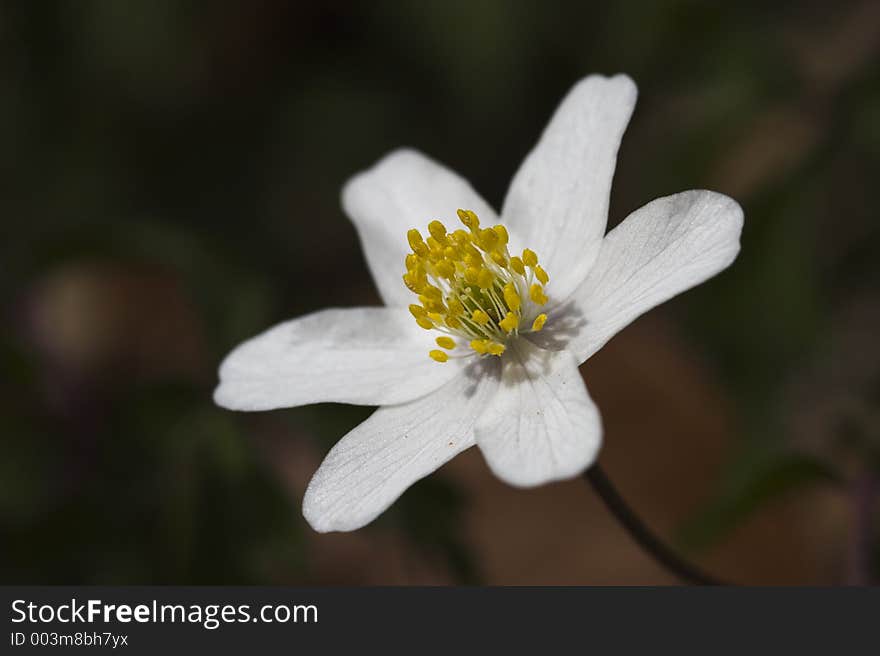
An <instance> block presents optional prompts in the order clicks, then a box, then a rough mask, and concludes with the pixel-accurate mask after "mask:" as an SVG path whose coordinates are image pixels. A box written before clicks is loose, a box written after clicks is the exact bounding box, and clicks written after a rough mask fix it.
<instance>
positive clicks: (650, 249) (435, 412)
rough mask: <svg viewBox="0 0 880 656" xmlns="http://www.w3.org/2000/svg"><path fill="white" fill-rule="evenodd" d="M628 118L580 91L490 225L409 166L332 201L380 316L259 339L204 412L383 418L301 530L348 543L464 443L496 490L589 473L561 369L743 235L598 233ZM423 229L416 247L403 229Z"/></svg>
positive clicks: (727, 209)
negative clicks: (305, 410)
mask: <svg viewBox="0 0 880 656" xmlns="http://www.w3.org/2000/svg"><path fill="white" fill-rule="evenodd" d="M635 100H636V88H635V85H634V84H633V82H632V80H630V79H629V78H628V77H626V76H624V75H618V76H615V77H612V78H606V77H601V76H591V77H588V78H586V79H584V80H582V81H581V82H579V83H578V84H577V85H576V86H575V87H574V89H572V91H571V92H570V93H569V94H568V96H567V97H566V98H565V99H564V100H563V101H562V104H561V105H560V106H559V108H558V110H557V111H556V113H555V115H554V116H553V119H552V120H551V121H550V124H549V125H548V126H547V128H546V130H545V131H544V134H543V135H542V137H541V139H540V141H539V142H538V144H537V146H536V147H535V149H534V150H533V151H532V152H531V153H530V154H529V156H528V157H527V158H526V160H525V162H523V164H522V166H521V167H520V169H519V171H518V172H517V174H516V175H515V176H514V178H513V181H512V182H511V185H510V190H509V191H508V193H507V197H506V198H505V200H504V205H503V207H502V210H501V215H500V217H499V215H498V214H496V213H495V211H494V210H493V209H492V208H491V207H490V206H489V205H488V204H487V203H486V202H485V201H484V200H483V199H482V198H480V197H479V196H478V195H477V194H476V192H475V191H474V190H473V189H472V188H471V187H470V185H469V184H468V183H467V182H465V181H464V180H463V179H462V178H460V177H459V176H458V175H456V174H455V173H453V172H452V171H450V170H448V169H446V168H444V167H443V166H441V165H440V164H438V163H436V162H434V161H432V160H430V159H428V158H427V157H425V156H424V155H422V154H420V153H417V152H415V151H412V150H398V151H395V152H393V153H391V154H389V155H387V156H386V157H385V158H383V159H382V160H381V161H379V162H378V163H377V164H376V165H375V166H374V167H373V168H371V169H370V170H368V171H365V172H363V173H361V174H359V175H357V176H355V177H354V178H353V179H352V180H350V181H349V182H348V183H347V184H346V186H345V188H344V190H343V192H342V203H343V206H344V208H345V211H346V212H347V213H348V215H349V216H350V217H351V219H352V221H353V222H354V224H355V227H356V228H357V231H358V234H359V236H360V239H361V243H362V245H363V248H364V251H365V253H366V259H367V263H368V265H369V268H370V272H371V273H372V275H373V279H374V280H375V282H376V285H377V287H378V289H379V293H380V294H381V296H382V299H383V301H384V302H385V306H386V307H382V308H378V307H376V308H349V309H329V310H323V311H321V312H316V313H314V314H310V315H308V316H305V317H301V318H299V319H295V320H293V321H288V322H286V323H282V324H280V325H278V326H275V327H274V328H271V329H269V330H268V331H266V332H265V333H263V334H261V335H258V336H257V337H254V338H253V339H251V340H249V341H246V342H244V343H243V344H241V345H240V346H239V347H238V348H236V349H235V350H234V351H233V352H232V353H231V354H230V355H229V356H228V357H227V358H226V360H225V361H224V362H223V364H222V366H221V368H220V385H219V387H218V388H217V390H216V393H215V400H216V402H217V403H218V404H220V405H222V406H224V407H227V408H231V409H236V410H269V409H272V408H281V407H291V406H298V405H304V404H309V403H319V402H327V401H333V402H339V403H352V404H362V405H378V406H382V407H381V408H379V409H378V410H377V411H376V412H375V413H374V414H373V415H372V416H371V417H370V418H369V419H367V420H366V421H365V422H363V423H362V424H361V425H359V426H357V427H356V428H355V429H354V430H352V431H351V432H350V433H348V434H347V435H346V436H345V437H343V438H342V439H341V440H340V441H339V442H338V443H337V444H336V446H335V447H333V449H332V450H331V451H330V453H329V454H328V455H327V457H326V459H325V460H324V462H323V464H322V465H321V467H320V468H319V469H318V471H317V473H316V474H315V476H314V477H313V478H312V481H311V483H310V484H309V487H308V490H307V491H306V494H305V499H304V501H303V514H304V515H305V517H306V519H307V520H308V521H309V523H310V524H311V525H312V527H313V528H314V529H315V530H317V531H322V532H323V531H349V530H353V529H357V528H360V527H362V526H364V525H365V524H367V523H369V522H370V521H372V520H373V519H374V518H375V517H376V516H377V515H379V514H380V513H381V512H382V511H384V510H385V509H386V508H388V506H390V505H391V504H392V503H393V502H394V501H395V499H397V497H398V496H400V494H401V493H402V492H403V491H404V490H405V489H406V488H407V487H409V486H410V485H412V484H413V483H414V482H416V481H417V480H419V479H421V478H422V477H424V476H426V475H428V474H430V473H431V472H433V471H434V470H436V469H437V468H438V467H440V466H441V465H443V463H445V462H446V461H447V460H449V459H450V458H452V457H453V456H454V455H456V454H458V453H460V452H462V451H464V450H465V449H467V448H469V447H471V446H473V445H474V444H476V445H478V446H479V447H480V450H481V451H482V452H483V455H484V456H485V458H486V461H487V463H488V464H489V467H490V468H491V469H492V471H493V472H494V473H495V474H496V475H497V476H498V477H499V478H501V479H502V480H504V481H507V482H508V483H510V484H512V485H517V486H524V487H525V486H534V485H540V484H542V483H546V482H548V481H554V480H560V479H566V478H570V477H573V476H576V475H577V474H579V473H581V472H582V471H584V469H586V468H587V467H589V466H590V464H591V463H592V462H593V461H594V460H595V458H596V453H597V451H598V449H599V445H600V443H601V439H602V425H601V421H600V418H599V413H598V411H597V409H596V407H595V405H594V404H593V402H592V400H591V399H590V397H589V395H588V394H587V389H586V387H585V386H584V383H583V380H582V378H581V376H580V373H579V371H578V365H579V364H580V363H582V362H584V361H585V360H586V359H587V358H589V357H590V356H591V355H592V354H593V353H595V352H596V351H597V350H598V349H599V348H601V347H602V345H604V344H605V342H607V341H608V340H609V339H611V337H612V336H614V334H615V333H617V332H618V331H619V330H621V329H622V328H623V327H624V326H626V325H627V324H629V323H630V322H631V321H632V320H634V319H635V318H636V317H638V316H639V315H640V314H642V313H643V312H645V311H647V310H649V309H650V308H652V307H654V306H655V305H657V304H659V303H662V302H663V301H666V300H667V299H669V298H671V297H673V296H675V295H676V294H678V293H680V292H682V291H684V290H686V289H688V288H690V287H692V286H694V285H696V284H698V283H700V282H703V281H704V280H706V279H708V278H709V277H711V276H713V275H715V274H716V273H718V272H719V271H721V270H722V269H724V268H725V267H727V266H728V265H729V264H730V263H731V262H732V261H733V260H734V258H735V257H736V255H737V253H738V251H739V235H740V231H741V228H742V221H743V216H742V210H741V209H740V207H739V206H738V205H737V204H736V202H734V201H733V200H731V199H730V198H727V197H726V196H723V195H721V194H718V193H714V192H711V191H686V192H683V193H680V194H675V195H673V196H667V197H665V198H660V199H658V200H655V201H653V202H651V203H648V204H647V205H645V206H644V207H642V208H641V209H639V210H637V211H635V212H633V213H632V214H631V215H630V216H629V217H627V219H626V220H625V221H623V222H622V223H621V224H620V225H619V226H618V227H616V228H615V229H614V230H612V231H611V232H609V233H608V234H607V235H606V234H605V226H606V220H607V214H608V202H609V193H610V188H611V178H612V175H613V173H614V166H615V160H616V157H617V149H618V146H619V144H620V140H621V137H622V135H623V131H624V129H625V128H626V124H627V122H628V121H629V118H630V115H631V114H632V111H633V107H634V105H635ZM456 216H458V217H459V218H460V219H461V221H462V223H464V224H465V228H467V229H463V228H460V229H458V230H456V231H454V232H453V233H451V234H450V233H448V232H447V230H446V227H445V226H444V225H443V224H442V223H440V221H437V219H440V220H441V221H448V220H454V218H455V217H456ZM429 222H431V223H430V224H429ZM500 222H503V226H506V228H505V227H503V226H502V225H500ZM428 224H429V227H428V233H427V234H430V236H429V237H427V238H424V237H422V234H421V233H420V232H418V231H417V230H413V228H414V227H416V226H418V227H420V228H422V229H424V228H425V226H426V225H428ZM485 226H494V227H488V228H487V227H485ZM408 246H409V248H408ZM511 253H513V254H514V255H511ZM539 256H540V258H541V259H540V264H539V263H538V257H539ZM402 274H405V275H404V280H401V275H402ZM548 274H549V280H548ZM417 297H418V298H417ZM417 300H418V301H419V302H418V303H415V301H417ZM437 346H439V347H440V348H439V349H438V348H437ZM441 349H442V350H441ZM429 353H430V357H429Z"/></svg>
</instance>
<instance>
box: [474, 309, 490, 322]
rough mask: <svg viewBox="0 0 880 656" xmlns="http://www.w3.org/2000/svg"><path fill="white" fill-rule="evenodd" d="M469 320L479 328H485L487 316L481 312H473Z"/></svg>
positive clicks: (487, 320)
mask: <svg viewBox="0 0 880 656" xmlns="http://www.w3.org/2000/svg"><path fill="white" fill-rule="evenodd" d="M471 319H473V320H474V323H475V324H478V325H480V326H485V325H486V324H487V323H489V315H488V314H486V313H485V312H483V311H482V310H474V313H473V314H472V315H471Z"/></svg>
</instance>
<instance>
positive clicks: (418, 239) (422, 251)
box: [406, 228, 428, 256]
mask: <svg viewBox="0 0 880 656" xmlns="http://www.w3.org/2000/svg"><path fill="white" fill-rule="evenodd" d="M406 240H407V241H408V242H409V247H410V248H411V249H412V250H413V253H415V254H416V255H422V256H424V255H427V254H428V247H427V246H425V242H424V241H422V233H420V232H419V231H418V230H416V229H415V228H411V229H409V230H408V231H407V233H406Z"/></svg>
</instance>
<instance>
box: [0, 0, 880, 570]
mask: <svg viewBox="0 0 880 656" xmlns="http://www.w3.org/2000/svg"><path fill="white" fill-rule="evenodd" d="M767 5H768V3H763V2H738V3H726V4H724V5H721V4H715V3H700V2H681V1H671V0H670V1H666V2H658V3H645V2H634V1H632V0H629V1H624V2H616V3H541V2H522V3H518V2H517V3H512V2H501V1H500V0H499V1H487V2H457V1H455V2H452V1H447V2H426V3H405V2H376V3H367V4H358V5H355V4H354V3H346V2H314V3H292V2H281V1H261V2H210V3H209V2H182V1H172V0H144V1H139V0H138V1H130V2H110V1H107V0H92V1H73V0H70V1H67V2H39V3H37V2H27V1H24V0H22V1H20V2H13V1H7V2H2V3H0V143H2V144H3V147H2V155H0V162H2V164H0V166H2V171H0V172H2V180H3V184H2V194H0V212H2V217H3V226H4V238H3V240H2V243H0V249H2V253H0V262H2V272H3V274H2V276H0V289H2V297H0V311H2V313H3V314H2V318H3V321H2V322H0V367H2V371H3V377H2V385H3V394H2V397H0V435H2V436H3V438H2V444H3V453H2V457H0V554H2V557H0V568H2V569H0V571H2V582H4V583H13V582H27V583H177V584H183V583H252V584H266V583H283V584H310V585H320V584H420V583H421V584H424V583H490V584H550V583H552V584H630V583H633V584H651V583H662V584H665V583H674V582H675V581H674V580H673V579H672V578H671V577H669V576H668V575H667V574H665V573H664V572H663V571H661V570H660V569H658V567H657V566H656V565H655V564H653V563H652V562H651V561H650V560H649V559H648V558H647V557H646V556H644V555H643V554H642V553H641V552H640V551H639V550H638V549H637V548H636V547H635V546H634V544H633V543H632V541H631V539H630V538H629V537H628V536H627V535H626V534H625V533H624V532H623V531H622V529H621V528H620V527H619V526H618V525H616V524H615V523H614V521H613V520H612V519H611V518H610V517H609V516H608V515H607V513H606V511H605V510H604V508H603V507H602V506H601V505H600V503H599V502H598V501H597V499H596V498H595V497H594V495H593V493H592V492H591V490H590V489H589V488H588V486H587V485H586V484H585V483H584V482H583V481H579V480H575V481H570V482H567V483H560V484H555V485H549V486H545V487H542V488H538V489H535V490H528V491H522V490H515V489H512V488H510V487H507V486H505V485H504V484H502V483H500V482H499V481H497V480H496V479H494V478H493V477H492V476H491V474H490V473H489V472H488V469H487V468H486V466H485V464H484V463H483V461H482V458H481V456H480V454H479V453H478V452H477V451H476V450H472V451H471V452H468V453H466V454H465V455H464V456H461V457H459V458H457V459H455V460H454V461H453V462H451V463H450V464H449V465H447V466H446V467H444V468H443V469H442V470H441V471H440V472H439V473H438V474H436V475H434V476H432V477H430V478H428V479H427V480H425V481H422V482H420V483H418V484H417V485H416V486H414V487H413V488H412V489H411V490H410V491H408V492H407V493H406V494H405V495H404V496H403V497H402V498H401V500H400V501H399V502H398V503H397V504H395V506H394V507H393V508H392V509H391V510H390V511H388V512H387V513H385V514H384V515H383V516H382V517H381V518H380V519H379V520H377V521H376V522H375V523H374V524H372V525H370V526H369V527H367V528H365V529H362V530H360V531H358V532H355V533H352V534H333V535H318V534H316V533H314V532H313V531H312V530H311V529H310V528H309V527H308V526H307V525H306V524H305V522H304V520H303V519H302V516H301V514H300V501H301V497H302V494H303V491H304V489H305V485H306V484H307V482H308V479H309V477H310V476H311V474H312V472H313V471H314V470H315V468H316V467H317V465H318V463H319V462H320V460H321V458H322V456H323V454H324V453H326V451H327V450H328V449H329V448H330V446H331V445H332V444H333V442H335V440H337V439H338V438H339V437H340V436H342V435H343V434H344V433H345V432H346V431H347V430H349V429H350V428H352V427H353V426H355V425H356V424H357V423H358V422H359V421H361V420H362V419H363V418H364V417H366V416H367V415H368V413H369V412H370V409H367V408H352V407H348V406H334V405H329V404H328V405H320V406H312V407H308V408H298V409H291V410H282V411H275V412H270V413H261V414H253V415H245V414H236V413H231V412H228V411H225V410H222V409H219V408H216V407H214V406H213V404H212V402H211V391H212V388H213V386H214V384H215V381H216V368H217V365H218V363H219V361H220V360H221V358H222V357H223V355H225V353H226V352H227V351H228V350H229V349H230V348H231V347H232V346H234V345H235V344H236V343H238V342H239V341H241V340H243V339H244V338H246V337H249V336H251V335H253V334H255V333H256V332H258V331H260V330H262V329H264V328H266V327H268V326H269V325H271V324H272V323H275V322H277V321H280V320H283V319H286V318H290V317H293V316H296V315H300V314H303V313H306V312H309V311H312V310H315V309H318V308H322V307H325V306H353V305H364V304H377V303H378V296H377V295H376V292H375V290H374V289H373V287H372V283H371V282H370V280H369V277H368V274H367V271H366V267H365V265H364V262H363V258H362V255H361V253H360V251H359V247H358V244H357V239H356V236H355V233H354V231H353V229H352V227H351V226H350V224H349V223H348V220H347V219H346V218H345V216H344V215H343V213H342V211H341V209H340V207H339V190H340V188H341V186H342V184H343V182H344V181H345V180H346V179H347V177H348V176H350V175H351V174H353V173H354V172H356V171H358V170H360V169H363V168H364V167H366V166H368V165H370V164H371V163H372V162H373V161H375V160H376V159H377V158H379V157H380V156H381V155H383V154H384V153H385V152H387V151H388V150H391V149H392V148H396V147H398V146H402V145H409V146H413V147H416V148H419V149H421V150H423V151H425V152H427V153H429V154H431V155H432V156H434V157H436V158H438V159H439V160H441V161H443V162H445V163H447V164H448V165H449V166H451V167H452V168H454V169H455V170H457V171H459V172H461V173H462V174H463V175H465V176H466V177H467V178H468V179H470V180H471V181H472V182H473V184H474V186H475V187H476V188H477V189H479V190H480V191H481V192H482V193H483V195H484V196H485V197H486V198H487V199H488V200H489V201H490V202H491V203H493V204H495V205H496V206H498V205H499V204H500V202H501V200H502V198H503V195H504V192H505V190H506V186H507V183H508V181H509V179H510V176H511V175H512V174H513V172H514V171H515V169H516V167H517V166H518V164H519V162H520V161H521V159H522V157H523V156H524V155H525V153H526V152H527V151H528V149H529V148H530V147H531V146H532V144H533V143H534V141H535V140H536V138H537V136H538V134H539V133H540V130H541V129H542V128H543V126H544V124H545V122H546V120H547V119H548V118H549V116H550V114H551V112H552V110H553V108H554V107H555V105H556V103H557V102H558V101H559V100H560V98H561V97H562V96H563V94H564V93H565V92H566V91H567V89H568V88H569V87H570V86H571V85H572V84H573V83H574V82H575V81H576V80H577V79H579V78H580V77H582V76H584V75H586V74H589V73H591V72H602V73H615V72H626V73H628V74H629V75H631V76H632V77H633V78H634V79H635V80H636V82H637V83H638V85H639V89H640V100H639V105H638V107H637V109H636V113H635V115H634V117H633V121H632V123H631V125H630V128H629V131H628V132H627V135H626V137H625V140H624V144H623V147H622V149H621V153H620V162H619V165H618V169H617V175H616V180H615V187H614V191H613V195H612V212H611V225H614V224H615V223H616V222H618V221H620V220H621V219H622V218H623V217H625V216H626V215H627V214H628V213H629V212H630V211H632V210H634V209H636V208H637V207H639V206H641V205H642V204H644V203H646V202H648V201H649V200H651V199H653V198H656V197H658V196H661V195H666V194H669V193H673V192H677V191H681V190H684V189H689V188H711V189H715V190H718V191H721V192H724V193H727V194H729V195H731V196H733V197H735V198H736V199H737V200H738V201H739V202H740V203H741V204H742V205H743V207H744V209H745V213H746V225H745V231H744V233H743V242H742V243H743V249H742V253H741V255H740V257H739V259H738V260H737V262H736V263H735V265H734V266H733V267H732V268H731V269H730V270H728V271H726V272H725V273H723V274H722V275H721V276H719V277H718V278H716V279H714V280H712V281H711V282H709V283H708V284H706V285H703V286H701V287H699V288H698V289H696V290H694V291H692V292H689V293H688V294H686V295H684V296H682V297H680V298H677V299H675V300H674V301H672V302H670V303H668V304H666V305H664V306H663V307H662V308H660V309H658V310H655V311H653V312H651V313H650V314H649V315H648V316H646V317H644V318H642V319H640V320H639V321H638V322H636V323H635V324H634V325H633V326H631V327H629V328H627V329H626V330H625V331H624V332H623V333H622V334H620V335H619V336H618V337H616V338H615V339H614V340H613V341H612V342H611V343H610V344H609V345H608V346H606V347H605V348H604V349H603V350H602V351H601V352H600V353H599V354H597V355H596V356H595V357H594V358H593V359H591V360H590V361H589V362H588V363H586V364H585V365H584V367H583V368H582V371H583V375H584V377H585V379H586V381H587V383H588V385H589V388H590V390H591V393H592V394H593V396H594V398H595V399H596V401H597V403H598V404H599V407H600V408H601V410H602V413H603V419H604V423H605V429H606V446H605V448H604V449H603V451H602V455H601V461H602V464H603V465H604V466H605V468H606V471H607V472H608V474H609V475H610V476H611V477H612V478H613V479H614V480H615V482H616V483H617V484H618V485H619V487H620V489H621V491H622V492H623V494H624V495H625V496H626V497H627V499H628V500H629V501H630V502H631V503H632V505H633V506H634V507H635V508H637V509H638V510H639V512H640V513H642V514H643V516H644V517H645V519H646V520H647V521H648V522H649V523H650V524H651V525H652V526H653V527H655V528H656V529H657V530H658V532H660V533H662V534H663V535H664V536H665V537H666V538H668V539H669V540H670V541H671V542H672V543H673V544H675V545H676V547H677V548H679V549H681V550H682V552H684V553H686V554H688V556H689V557H691V558H693V559H694V560H695V561H696V562H699V563H700V564H701V565H704V566H705V567H706V568H708V569H710V570H711V571H712V572H713V573H715V574H717V575H719V576H722V577H724V578H726V579H730V580H735V581H741V582H746V583H760V584H765V583H783V584H837V583H864V582H867V581H868V580H870V579H871V577H874V578H875V580H876V576H877V572H878V562H880V540H878V539H877V523H878V514H877V510H876V509H877V504H876V503H875V502H876V494H877V493H876V489H877V484H876V480H877V476H878V471H880V411H878V401H880V349H878V347H877V338H878V335H880V297H878V289H880V260H878V258H880V224H878V213H877V211H876V209H875V207H874V204H873V202H872V201H871V198H872V197H871V193H873V191H875V188H876V186H877V182H878V179H880V178H878V173H880V4H878V3H877V2H873V1H871V0H863V1H853V2H835V3H830V2H827V3H819V2H817V3H804V2H783V3H772V6H770V7H768V6H767ZM872 490H874V492H873V493H872Z"/></svg>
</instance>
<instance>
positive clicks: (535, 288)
mask: <svg viewBox="0 0 880 656" xmlns="http://www.w3.org/2000/svg"><path fill="white" fill-rule="evenodd" d="M529 298H530V299H532V300H533V301H534V302H535V303H537V304H538V305H544V303H546V302H547V297H546V296H545V295H544V289H543V288H542V287H541V285H539V284H538V283H535V284H533V285H532V286H531V287H530V288H529Z"/></svg>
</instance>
